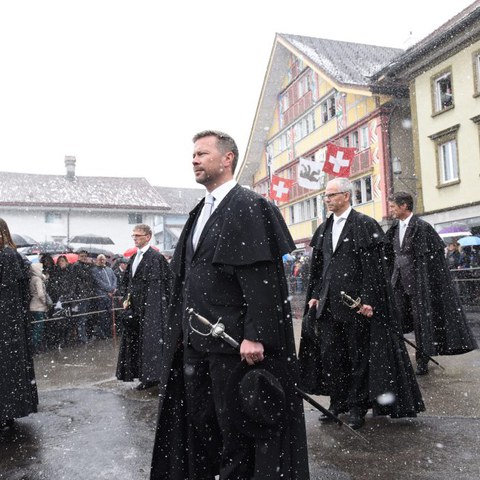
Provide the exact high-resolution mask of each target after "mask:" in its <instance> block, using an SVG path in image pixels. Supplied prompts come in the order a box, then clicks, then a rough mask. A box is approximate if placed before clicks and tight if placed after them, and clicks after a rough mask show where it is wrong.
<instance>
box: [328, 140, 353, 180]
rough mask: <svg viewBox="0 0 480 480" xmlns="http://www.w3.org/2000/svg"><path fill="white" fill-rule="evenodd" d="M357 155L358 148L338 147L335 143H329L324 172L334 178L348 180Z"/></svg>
mask: <svg viewBox="0 0 480 480" xmlns="http://www.w3.org/2000/svg"><path fill="white" fill-rule="evenodd" d="M356 153H357V149H356V148H349V147H338V146H337V145H335V144H333V143H328V144H327V154H326V159H325V163H324V165H323V171H324V172H325V173H328V174H330V175H333V176H334V177H347V178H348V177H349V176H350V166H351V165H352V162H353V157H355V154H356Z"/></svg>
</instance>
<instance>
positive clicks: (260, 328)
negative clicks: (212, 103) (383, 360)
mask: <svg viewBox="0 0 480 480" xmlns="http://www.w3.org/2000/svg"><path fill="white" fill-rule="evenodd" d="M193 141H194V150H193V162H192V163H193V170H194V175H195V179H196V181H197V182H198V183H201V184H202V185H204V186H205V187H206V189H207V195H206V197H205V199H204V200H202V201H201V202H200V203H199V204H198V205H197V206H196V207H195V209H194V210H193V211H192V212H191V213H190V217H189V219H188V220H187V223H186V225H185V227H184V229H183V232H182V234H181V237H180V239H179V242H178V245H177V248H176V249H175V254H174V257H173V260H172V262H171V267H172V270H173V272H174V275H175V279H174V288H173V296H172V301H171V308H170V311H169V314H168V323H167V328H166V329H165V331H166V337H165V353H164V358H165V359H164V368H163V371H162V377H161V381H160V385H159V390H160V404H159V417H158V422H157V431H156V438H155V445H154V452H153V459H152V471H151V479H167V478H168V479H169V480H184V479H186V478H188V479H189V480H207V479H209V480H213V479H214V478H215V476H216V475H217V474H219V475H220V478H221V479H225V480H227V479H237V480H247V479H252V478H258V479H266V480H267V479H268V480H274V479H275V480H277V479H285V480H287V479H288V480H308V478H309V471H308V459H307V448H306V437H305V423H304V417H303V406H302V400H301V398H300V397H298V396H296V395H295V393H290V394H289V393H288V392H286V393H285V396H286V398H285V402H286V404H287V405H288V409H287V410H286V411H285V412H284V413H282V412H281V411H279V412H278V415H282V419H283V420H284V427H283V429H282V430H280V431H276V432H275V434H273V435H272V436H270V437H269V438H265V437H264V436H262V434H261V433H260V432H258V433H257V434H255V432H253V431H251V430H249V429H247V428H246V427H244V426H243V425H244V423H243V422H244V421H245V422H246V421H247V419H245V418H243V417H242V416H241V418H240V419H239V418H238V416H237V415H235V414H232V413H231V412H230V411H229V408H228V404H230V403H231V402H229V401H228V398H227V391H231V389H230V388H229V381H230V379H231V376H232V375H234V372H235V373H238V372H239V370H238V369H239V368H241V367H242V362H245V363H243V367H244V368H245V371H248V369H250V370H253V369H255V368H259V369H264V368H263V366H262V365H263V363H264V359H265V358H266V359H269V360H272V361H276V362H278V364H279V365H280V366H281V367H282V368H283V369H284V370H285V371H286V372H287V376H288V377H289V378H290V379H291V380H292V382H295V381H296V380H297V379H298V371H297V362H296V354H295V344H294V339H293V329H292V317H291V311H290V303H289V301H288V290H287V282H286V278H285V272H284V270H283V263H282V256H283V255H284V254H286V253H288V252H291V251H292V250H293V249H294V248H295V245H294V243H293V240H292V238H291V236H290V234H289V232H288V230H287V228H286V225H285V223H284V221H283V218H282V217H281V215H280V212H279V211H278V209H276V208H275V207H274V206H272V205H271V204H270V203H269V202H268V201H267V200H266V199H265V198H263V197H261V196H260V195H258V194H256V193H254V192H252V191H249V190H247V189H245V188H242V187H241V186H240V185H237V184H236V182H235V180H234V179H233V173H234V170H235V165H236V163H237V160H238V149H237V146H236V144H235V142H234V140H233V139H232V138H231V137H230V136H229V135H227V134H224V133H221V132H217V131H205V132H201V133H199V134H197V135H196V136H195V137H194V139H193ZM187 308H192V309H193V310H194V311H196V312H197V313H198V314H200V315H202V316H204V317H206V318H207V319H209V320H210V321H211V322H212V323H215V322H217V321H220V319H221V322H222V323H223V324H224V326H225V332H226V333H227V334H228V335H230V336H231V337H233V338H234V339H235V340H236V341H237V342H238V344H239V349H237V348H234V347H232V346H230V345H228V344H227V343H225V342H223V341H222V340H221V339H220V338H215V337H212V336H211V335H208V329H206V328H205V327H204V326H203V327H202V324H201V323H200V322H199V321H198V318H196V317H195V316H193V317H190V315H189V314H188V313H187V311H186V309H187ZM266 363H268V362H266ZM234 380H235V377H234ZM237 386H238V385H237ZM231 387H232V389H234V388H235V382H234V384H233V385H231ZM246 392H250V393H251V391H250V390H246V391H245V392H243V395H241V397H243V398H245V396H248V395H249V393H246ZM232 401H234V402H235V400H232ZM239 401H240V400H239ZM247 403H248V400H247ZM269 407H270V408H271V405H269ZM269 407H267V409H268V408H269ZM253 416H254V415H253ZM236 420H239V421H238V422H237V421H236ZM264 430H266V429H264Z"/></svg>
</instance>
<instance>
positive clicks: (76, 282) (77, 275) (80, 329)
mask: <svg viewBox="0 0 480 480" xmlns="http://www.w3.org/2000/svg"><path fill="white" fill-rule="evenodd" d="M77 254H78V260H77V262H75V263H74V264H73V266H72V281H73V291H72V300H75V302H74V303H72V304H71V305H72V314H73V315H78V316H77V317H74V323H75V325H76V327H77V341H78V342H79V343H81V344H86V343H87V340H88V338H87V323H88V322H89V315H88V312H90V311H91V305H92V297H94V296H95V289H94V284H93V277H92V264H91V261H90V259H89V257H88V251H87V250H79V251H78V252H77ZM91 320H92V319H90V323H91Z"/></svg>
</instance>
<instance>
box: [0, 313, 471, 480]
mask: <svg viewBox="0 0 480 480" xmlns="http://www.w3.org/2000/svg"><path fill="white" fill-rule="evenodd" d="M469 319H470V321H471V324H472V327H473V328H474V331H475V332H476V334H477V338H479V334H480V314H478V313H471V314H469ZM299 326H300V321H299V320H295V330H296V334H298V333H299ZM117 351H118V349H117V347H116V346H115V345H114V343H113V342H112V341H106V340H103V341H93V342H92V343H90V344H88V345H87V346H86V347H81V348H71V349H63V350H55V351H52V352H47V353H44V354H41V355H37V356H36V357H35V368H36V375H37V382H38V387H39V396H40V405H39V412H38V413H37V414H35V415H30V416H29V417H27V418H23V419H19V420H17V421H16V423H15V426H14V428H13V429H7V430H3V431H0V479H8V480H44V479H45V480H57V479H67V480H76V479H78V480H84V479H85V480H94V479H117V478H121V479H124V480H129V479H132V480H142V479H147V478H148V473H149V467H150V460H151V451H152V447H153V438H154V431H155V419H156V408H157V399H156V394H157V391H156V389H151V390H148V391H142V392H140V391H137V390H135V389H134V387H135V385H136V384H134V383H123V382H119V381H117V380H116V379H115V377H114V373H115V366H116V358H117ZM437 360H438V361H439V362H440V363H441V364H442V366H443V367H444V368H445V370H444V371H443V370H441V369H440V368H439V367H436V366H433V367H431V368H430V374H429V375H427V376H424V377H419V382H420V386H421V388H422V392H423V395H424V399H425V403H426V407H427V411H426V412H424V413H423V414H421V415H419V417H417V418H416V419H396V420H392V419H389V418H383V417H379V418H372V417H371V415H367V422H366V425H365V427H364V428H362V429H361V430H360V433H361V434H362V435H363V436H364V437H365V438H366V439H367V440H368V443H367V442H364V441H362V440H361V439H358V438H357V437H355V436H354V435H352V434H351V433H350V432H349V431H348V430H347V429H345V428H343V427H342V428H340V427H337V426H335V425H321V424H320V423H319V422H318V416H319V413H318V412H317V411H316V410H314V409H313V408H312V407H310V406H309V405H308V404H306V406H305V410H306V412H305V415H306V420H307V431H308V442H309V456H310V468H311V478H312V480H313V479H322V480H370V479H382V480H383V479H385V480H390V479H395V480H396V479H399V480H403V479H405V480H473V479H478V478H479V477H480V402H479V401H478V394H479V392H480V368H479V367H480V352H479V351H475V352H471V353H468V354H466V355H460V356H454V357H437ZM317 400H319V401H320V403H321V404H322V405H324V406H328V399H327V398H325V397H317ZM259 480H260V479H259Z"/></svg>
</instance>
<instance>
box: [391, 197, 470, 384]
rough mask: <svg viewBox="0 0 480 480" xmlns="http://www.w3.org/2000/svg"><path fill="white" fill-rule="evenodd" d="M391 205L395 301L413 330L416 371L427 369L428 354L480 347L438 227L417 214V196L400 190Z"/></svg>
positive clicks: (407, 328) (406, 328) (405, 326)
mask: <svg viewBox="0 0 480 480" xmlns="http://www.w3.org/2000/svg"><path fill="white" fill-rule="evenodd" d="M390 210H391V212H392V215H393V216H394V217H395V218H396V219H398V221H396V222H395V223H394V224H393V225H392V226H391V227H390V229H389V230H388V231H387V234H386V236H387V242H388V247H389V248H388V258H389V260H390V264H391V270H392V285H393V289H394V293H395V301H396V304H397V307H398V309H399V312H400V316H401V320H402V324H403V330H404V332H405V333H406V332H411V331H412V330H413V331H414V332H415V341H416V344H417V347H418V350H417V351H416V361H417V372H416V373H417V375H425V374H427V373H428V357H429V356H433V355H457V354H461V353H467V352H470V351H472V350H474V349H476V348H478V346H477V343H476V341H475V338H474V337H473V335H472V332H471V330H470V328H469V326H468V324H467V319H466V317H465V312H464V310H463V308H462V305H461V303H460V299H459V297H458V294H457V291H456V290H455V288H454V286H453V283H452V279H451V276H450V272H449V270H448V265H447V262H446V259H445V253H444V252H445V245H444V243H443V241H442V239H441V238H440V236H439V235H438V233H437V232H436V231H435V229H434V228H433V227H432V226H431V225H430V224H429V223H428V222H425V221H424V220H422V219H421V218H419V217H417V216H416V215H413V198H412V196H411V195H410V194H409V193H405V192H397V193H394V194H393V195H392V196H391V197H390Z"/></svg>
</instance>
